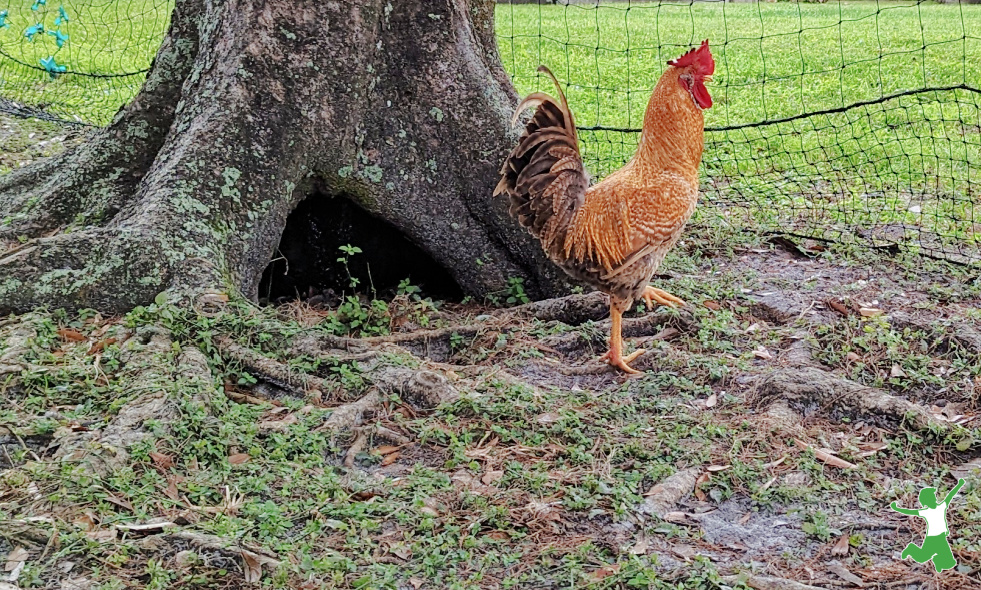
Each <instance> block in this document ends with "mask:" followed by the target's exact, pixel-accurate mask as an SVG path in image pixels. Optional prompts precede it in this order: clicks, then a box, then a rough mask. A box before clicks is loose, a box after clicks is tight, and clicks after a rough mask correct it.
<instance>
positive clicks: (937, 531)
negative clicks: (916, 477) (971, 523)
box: [889, 479, 964, 572]
mask: <svg viewBox="0 0 981 590" xmlns="http://www.w3.org/2000/svg"><path fill="white" fill-rule="evenodd" d="M962 485H964V480H963V479H959V480H957V485H956V486H954V489H952V490H950V493H949V494H947V497H946V498H944V499H943V501H942V502H939V503H938V502H937V489H936V488H923V489H922V490H920V504H922V505H923V506H924V508H919V509H917V508H900V507H899V506H897V505H896V503H895V502H893V503H892V504H890V505H889V506H890V507H891V508H892V509H893V510H895V511H896V512H899V513H900V514H908V515H910V516H919V517H920V518H923V519H926V521H927V532H926V536H925V537H924V539H923V545H922V546H921V545H914V544H913V543H910V544H909V545H907V546H906V549H903V554H902V558H903V559H906V558H907V557H911V558H913V561H915V562H917V563H926V562H928V561H930V560H933V569H935V570H937V571H938V572H942V571H943V570H949V569H950V568H952V567H954V566H955V565H957V560H956V559H954V554H953V552H951V550H950V543H949V542H948V541H947V507H948V506H950V501H951V500H953V499H954V494H956V493H957V490H959V489H961V486H962Z"/></svg>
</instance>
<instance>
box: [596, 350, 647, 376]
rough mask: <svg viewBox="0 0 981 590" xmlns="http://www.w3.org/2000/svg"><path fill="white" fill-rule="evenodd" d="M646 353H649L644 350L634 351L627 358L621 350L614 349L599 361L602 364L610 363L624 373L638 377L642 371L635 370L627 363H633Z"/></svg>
mask: <svg viewBox="0 0 981 590" xmlns="http://www.w3.org/2000/svg"><path fill="white" fill-rule="evenodd" d="M645 352H647V351H646V350H644V349H643V348H641V349H638V350H635V351H633V352H632V353H630V354H629V355H627V356H626V357H624V356H623V355H622V354H621V352H620V351H619V350H614V349H613V348H611V349H610V350H608V351H607V352H606V354H604V355H603V356H601V357H599V359H598V360H599V361H600V362H601V363H602V362H607V363H610V365H611V366H613V367H616V368H618V369H620V370H621V371H623V372H624V373H628V374H630V375H637V374H639V373H641V371H638V370H637V369H634V368H633V367H631V366H630V365H628V364H627V363H629V362H633V360H634V359H636V358H637V357H639V356H640V355H642V354H644V353H645Z"/></svg>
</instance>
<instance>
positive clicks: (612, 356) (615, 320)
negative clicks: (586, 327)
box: [599, 304, 645, 375]
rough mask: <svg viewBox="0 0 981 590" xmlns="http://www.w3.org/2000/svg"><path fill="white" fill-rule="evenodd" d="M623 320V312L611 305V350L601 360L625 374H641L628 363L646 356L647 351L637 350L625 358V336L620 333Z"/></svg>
mask: <svg viewBox="0 0 981 590" xmlns="http://www.w3.org/2000/svg"><path fill="white" fill-rule="evenodd" d="M622 319H623V312H622V311H620V309H618V308H617V306H616V304H612V305H610V323H611V325H610V350H608V351H607V352H606V354H604V355H603V356H601V357H600V358H599V360H600V361H606V362H608V363H610V364H611V365H613V366H614V367H616V368H618V369H620V370H621V371H623V372H624V373H630V374H632V375H634V374H637V373H640V371H638V370H636V369H634V368H631V367H630V365H628V364H627V363H629V362H631V361H632V360H634V359H635V358H637V357H638V356H640V355H642V354H644V352H645V351H644V349H640V350H635V351H634V352H633V353H631V354H630V356H628V357H626V358H624V357H623V336H622V335H621V333H620V327H621V320H622Z"/></svg>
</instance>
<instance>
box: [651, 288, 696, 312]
mask: <svg viewBox="0 0 981 590" xmlns="http://www.w3.org/2000/svg"><path fill="white" fill-rule="evenodd" d="M641 298H642V299H643V300H644V303H645V304H646V305H647V309H654V303H655V302H657V303H659V304H661V305H667V306H668V307H681V306H682V305H685V302H684V300H683V299H681V298H679V297H675V296H674V295H672V294H671V293H668V292H667V291H662V290H661V289H656V288H654V287H651V286H647V287H646V288H644V292H643V293H642V294H641Z"/></svg>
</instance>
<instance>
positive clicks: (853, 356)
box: [845, 352, 862, 363]
mask: <svg viewBox="0 0 981 590" xmlns="http://www.w3.org/2000/svg"><path fill="white" fill-rule="evenodd" d="M845 360H847V361H848V362H850V363H857V362H858V361H860V360H862V357H860V356H858V354H856V353H854V352H849V353H848V354H846V355H845Z"/></svg>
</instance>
